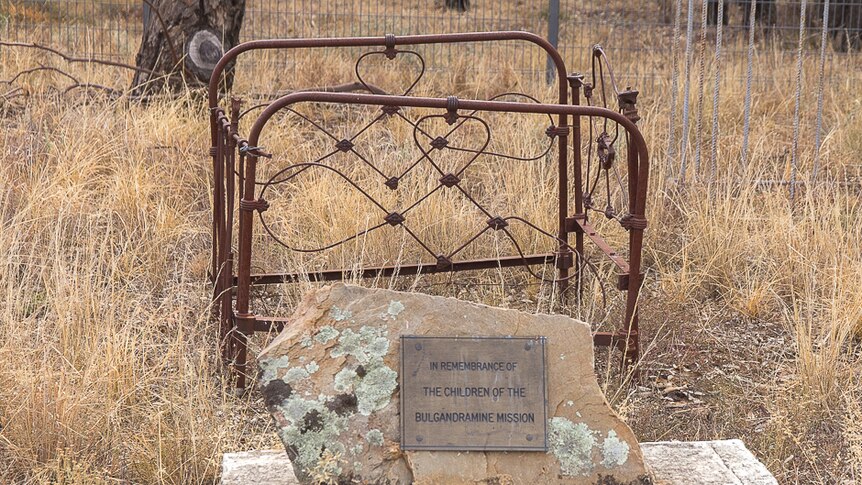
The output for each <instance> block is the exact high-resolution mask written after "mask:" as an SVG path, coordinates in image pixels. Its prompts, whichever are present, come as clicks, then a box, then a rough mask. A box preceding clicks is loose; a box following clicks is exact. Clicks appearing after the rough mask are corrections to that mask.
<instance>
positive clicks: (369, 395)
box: [354, 364, 398, 416]
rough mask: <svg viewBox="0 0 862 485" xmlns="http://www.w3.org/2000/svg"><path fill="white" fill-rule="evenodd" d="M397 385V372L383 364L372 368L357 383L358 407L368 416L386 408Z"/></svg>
mask: <svg viewBox="0 0 862 485" xmlns="http://www.w3.org/2000/svg"><path fill="white" fill-rule="evenodd" d="M397 386H398V373H397V372H395V371H394V370H392V369H390V368H389V367H386V366H385V365H382V364H381V365H380V366H379V367H374V368H372V369H371V370H369V371H368V373H367V374H365V377H363V378H362V380H361V381H359V383H358V384H357V385H356V391H355V392H354V394H356V403H357V409H358V410H359V412H360V413H362V414H363V415H365V416H368V415H370V414H371V413H373V412H374V411H379V410H381V409H383V408H385V407H386V406H388V405H389V399H390V398H391V397H392V393H393V392H394V391H395V388H396V387H397Z"/></svg>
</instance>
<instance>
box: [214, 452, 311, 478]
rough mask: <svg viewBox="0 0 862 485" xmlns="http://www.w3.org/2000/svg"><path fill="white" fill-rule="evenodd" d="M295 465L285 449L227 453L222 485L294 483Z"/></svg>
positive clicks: (222, 471) (224, 457)
mask: <svg viewBox="0 0 862 485" xmlns="http://www.w3.org/2000/svg"><path fill="white" fill-rule="evenodd" d="M296 483H297V481H296V478H295V477H294V476H293V467H292V466H291V465H290V461H289V460H288V459H287V456H286V455H285V454H284V451H271V450H265V451H242V452H239V453H225V454H224V456H223V457H222V464H221V485H249V484H254V485H294V484H296Z"/></svg>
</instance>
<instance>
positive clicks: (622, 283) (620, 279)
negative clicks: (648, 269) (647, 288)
mask: <svg viewBox="0 0 862 485" xmlns="http://www.w3.org/2000/svg"><path fill="white" fill-rule="evenodd" d="M630 279H631V278H629V274H628V273H618V274H617V289H618V290H620V291H625V290H628V289H629V280H630ZM643 280H644V274H643V273H641V274H640V276H639V277H638V282H637V285H638V286H640V285H641V283H643Z"/></svg>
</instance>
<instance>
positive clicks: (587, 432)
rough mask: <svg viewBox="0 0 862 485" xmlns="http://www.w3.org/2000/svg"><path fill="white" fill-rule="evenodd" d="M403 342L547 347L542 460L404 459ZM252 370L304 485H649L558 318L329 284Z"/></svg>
mask: <svg viewBox="0 0 862 485" xmlns="http://www.w3.org/2000/svg"><path fill="white" fill-rule="evenodd" d="M401 335H419V336H436V337H442V336H446V337H452V336H464V337H471V336H523V337H536V336H543V337H546V343H545V355H546V379H547V391H546V392H547V400H548V404H547V405H548V408H547V412H548V420H547V433H548V440H547V444H548V451H547V452H541V451H540V452H536V451H506V452H504V451H484V452H483V451H469V452H468V451H415V450H413V451H403V450H402V449H401V447H400V439H401V437H400V421H399V410H400V407H399V404H400V403H399V397H400V396H399V375H398V370H399V369H400V354H401V349H400V336H401ZM258 360H259V363H260V367H261V372H262V373H261V377H260V387H261V389H262V390H263V394H264V397H265V401H266V404H267V406H268V408H269V410H270V412H271V414H272V416H273V418H274V420H275V423H276V426H277V428H278V433H279V436H280V437H281V439H282V442H283V443H284V445H285V448H286V449H287V451H288V456H289V457H290V459H291V462H292V463H293V465H294V470H295V471H296V474H297V476H298V477H299V479H300V481H301V482H302V483H318V482H324V483H373V484H391V485H395V484H405V485H406V484H410V483H416V484H440V483H446V484H477V483H479V484H482V483H484V484H540V483H568V484H573V483H578V484H592V483H600V484H638V483H649V478H648V477H647V473H646V469H645V467H644V463H643V457H642V454H641V451H640V448H639V447H638V444H637V440H636V439H635V437H634V435H633V434H632V432H631V430H630V429H629V428H628V426H626V425H625V423H623V422H622V421H621V420H620V419H619V418H618V417H617V416H616V414H614V412H613V411H612V410H611V408H610V407H609V406H608V404H607V402H606V401H605V398H604V396H603V394H602V392H601V390H600V389H599V386H598V383H597V381H596V377H595V371H594V369H593V345H592V336H591V334H590V329H589V327H588V325H586V324H585V323H583V322H578V321H575V320H572V319H570V318H567V317H564V316H559V315H531V314H527V313H522V312H518V311H514V310H504V309H498V308H492V307H487V306H483V305H477V304H472V303H467V302H462V301H459V300H455V299H450V298H441V297H433V296H427V295H422V294H413V293H401V292H395V291H389V290H381V289H366V288H361V287H355V286H346V285H343V284H336V285H334V286H331V287H325V288H321V289H319V290H315V291H312V292H310V293H308V294H307V295H306V296H305V298H304V299H303V301H302V302H301V303H300V305H299V307H298V308H297V310H296V312H295V313H294V315H293V317H292V319H291V321H290V322H289V324H288V325H287V326H286V328H285V330H284V331H283V332H282V333H281V334H280V335H279V336H278V337H277V338H276V339H275V340H274V341H273V342H272V344H270V345H269V346H268V347H267V348H266V349H264V350H263V352H262V353H261V355H260V356H259V359H258ZM450 426H453V427H454V426H464V425H463V424H451V425H450Z"/></svg>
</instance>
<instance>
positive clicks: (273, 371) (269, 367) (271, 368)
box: [258, 355, 290, 387]
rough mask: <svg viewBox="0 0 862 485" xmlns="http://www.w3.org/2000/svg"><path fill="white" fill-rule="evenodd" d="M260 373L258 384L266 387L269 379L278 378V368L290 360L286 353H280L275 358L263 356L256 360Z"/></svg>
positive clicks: (285, 365)
mask: <svg viewBox="0 0 862 485" xmlns="http://www.w3.org/2000/svg"><path fill="white" fill-rule="evenodd" d="M258 364H259V366H260V369H261V371H262V372H261V375H260V385H261V387H266V385H267V384H269V383H270V382H271V381H274V380H275V379H278V371H279V369H283V368H285V367H287V366H288V365H289V364H290V360H289V359H288V356H287V355H282V356H280V357H275V358H263V359H261V360H260V361H259V362H258Z"/></svg>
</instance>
